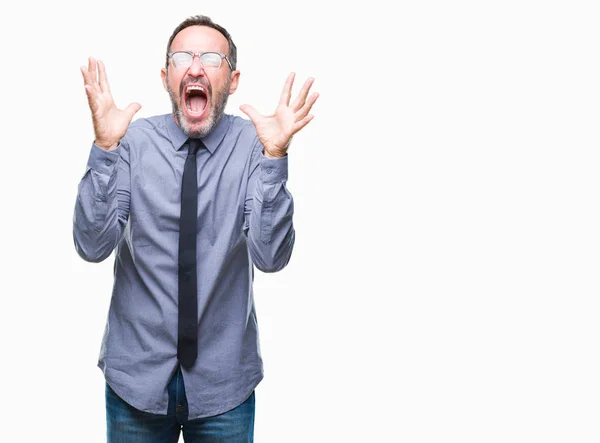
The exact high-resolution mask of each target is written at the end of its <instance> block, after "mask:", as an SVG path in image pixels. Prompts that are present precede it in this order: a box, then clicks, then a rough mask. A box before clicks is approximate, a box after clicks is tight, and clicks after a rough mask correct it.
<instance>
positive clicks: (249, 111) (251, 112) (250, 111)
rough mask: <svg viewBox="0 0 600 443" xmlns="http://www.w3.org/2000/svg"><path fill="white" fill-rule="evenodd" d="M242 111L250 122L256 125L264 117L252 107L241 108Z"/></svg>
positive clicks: (243, 106) (244, 106)
mask: <svg viewBox="0 0 600 443" xmlns="http://www.w3.org/2000/svg"><path fill="white" fill-rule="evenodd" d="M240 111H242V112H243V113H244V114H246V115H247V116H248V117H250V120H252V123H254V124H255V125H256V123H257V122H258V121H259V120H260V118H261V117H262V116H261V115H260V113H259V112H258V111H257V110H256V109H254V108H253V107H252V106H250V105H242V106H240Z"/></svg>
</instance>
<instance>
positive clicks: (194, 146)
mask: <svg viewBox="0 0 600 443" xmlns="http://www.w3.org/2000/svg"><path fill="white" fill-rule="evenodd" d="M202 144H203V143H202V141H201V140H200V139H199V138H190V139H189V147H188V155H196V152H198V149H200V146H202Z"/></svg>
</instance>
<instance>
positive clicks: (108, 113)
mask: <svg viewBox="0 0 600 443" xmlns="http://www.w3.org/2000/svg"><path fill="white" fill-rule="evenodd" d="M81 73H82V74H83V82H84V84H85V92H86V94H87V98H88V103H89V105H90V110H91V111H92V121H93V123H94V134H95V137H96V139H95V140H94V142H95V143H96V145H97V146H99V147H100V148H102V149H106V150H108V149H112V148H115V147H116V146H117V145H118V144H119V141H120V140H121V138H123V136H124V135H125V133H126V132H127V128H128V127H129V123H131V119H132V118H133V116H134V114H135V113H136V112H138V111H139V110H140V108H141V107H142V106H141V105H140V104H139V103H131V104H130V105H129V106H127V108H125V109H119V108H117V107H116V106H115V102H114V100H113V97H112V94H111V93H110V87H109V85H108V79H107V77H106V69H105V67H104V63H102V62H101V61H100V60H98V61H97V62H96V60H94V58H93V57H90V58H89V63H88V67H87V68H86V67H85V66H82V67H81Z"/></svg>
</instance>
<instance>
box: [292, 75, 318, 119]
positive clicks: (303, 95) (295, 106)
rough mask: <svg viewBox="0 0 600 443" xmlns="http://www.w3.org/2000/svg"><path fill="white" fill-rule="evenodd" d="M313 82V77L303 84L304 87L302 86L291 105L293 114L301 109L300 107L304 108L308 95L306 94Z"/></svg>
mask: <svg viewBox="0 0 600 443" xmlns="http://www.w3.org/2000/svg"><path fill="white" fill-rule="evenodd" d="M314 81H315V79H314V78H313V77H310V78H308V80H306V81H305V82H304V85H303V86H302V89H301V90H300V93H299V94H298V97H297V98H296V100H294V103H292V109H293V110H294V112H295V111H297V110H298V109H300V108H302V106H304V103H305V102H306V96H307V95H308V92H309V91H310V88H311V86H312V84H313V82H314Z"/></svg>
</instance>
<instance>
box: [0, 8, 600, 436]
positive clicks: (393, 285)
mask: <svg viewBox="0 0 600 443" xmlns="http://www.w3.org/2000/svg"><path fill="white" fill-rule="evenodd" d="M197 13H203V14H206V15H209V16H211V17H212V18H213V19H214V20H215V21H216V22H218V23H221V24H223V25H224V26H225V27H226V28H227V29H228V30H229V31H230V32H231V34H232V35H233V38H234V41H235V42H236V44H237V46H238V50H239V68H240V69H241V71H242V76H241V83H240V87H239V90H238V91H237V92H236V94H235V95H234V96H232V97H231V98H230V101H229V105H228V108H227V111H228V112H229V113H234V114H238V115H242V114H241V112H240V111H239V110H238V106H239V105H240V104H243V103H249V104H252V105H253V106H254V107H256V108H257V109H258V110H259V111H261V112H264V113H268V112H272V111H273V110H274V108H275V105H276V103H277V100H278V97H279V93H280V91H281V87H282V86H283V82H284V80H285V77H286V75H287V73H288V72H290V71H295V72H296V73H297V84H296V86H297V87H299V84H300V83H301V82H302V81H303V80H304V79H305V78H307V77H308V76H314V77H315V78H316V81H315V84H314V87H313V89H314V90H315V91H318V92H319V93H320V94H321V98H320V99H319V101H318V102H317V104H316V105H315V107H314V114H315V119H314V121H313V122H311V123H310V125H309V126H307V127H306V129H304V130H303V131H302V132H301V133H299V134H298V136H297V137H296V138H295V140H294V142H293V145H292V147H291V150H290V154H289V155H290V173H289V182H288V188H289V189H290V191H291V192H292V194H293V196H294V198H295V205H296V206H295V207H296V214H295V218H294V221H295V227H296V230H297V241H296V248H295V250H294V253H293V256H292V260H291V262H290V264H289V266H288V267H287V268H286V269H285V270H283V271H281V272H279V273H277V274H272V275H265V274H262V273H260V272H258V273H257V275H256V281H255V283H256V290H255V294H256V306H257V311H258V320H259V327H260V332H261V344H262V352H263V359H264V363H265V379H264V381H263V382H262V383H261V384H260V385H259V387H258V389H257V396H256V398H257V419H256V420H257V421H256V441H257V442H258V443H267V442H277V443H293V442H317V443H320V442H326V443H329V442H403V443H404V442H407V443H421V442H436V443H440V442H461V443H467V442H473V443H475V442H477V443H481V442H485V443H488V442H490V443H491V442H502V443H505V442H511V443H516V442H528V443H529V442H544V443H548V442H578V443H584V442H598V441H600V427H599V426H598V416H599V414H600V400H599V399H600V377H598V374H599V373H600V358H599V356H598V339H599V337H600V334H599V333H600V322H599V321H598V313H599V308H600V301H599V298H598V297H599V295H600V291H599V289H600V284H599V281H598V269H599V268H600V237H599V234H598V232H599V227H600V211H599V209H598V200H599V196H600V187H599V185H600V174H599V173H598V165H599V163H598V161H599V160H600V153H599V149H598V148H599V143H598V142H599V137H598V122H599V118H600V112H599V109H600V107H599V103H600V87H599V79H600V63H599V61H598V60H599V59H598V57H599V47H598V43H599V42H600V27H599V26H598V22H599V19H600V17H599V11H598V7H597V2H592V1H587V2H584V1H569V2H567V1H544V2H542V1H530V0H520V1H502V2H501V1H486V2H481V1H455V2H444V1H419V2H416V1H415V2H399V3H393V2H392V3H390V4H389V5H387V6H384V2H383V1H370V2H361V3H352V2H325V1H312V0H308V1H302V2H293V3H292V2H276V1H260V0H259V1H252V2H191V1H178V2H173V4H167V3H165V2H163V3H162V4H158V3H157V4H155V5H154V6H152V4H151V3H148V2H141V1H140V2H129V1H127V2H126V1H118V2H116V1H114V2H96V3H91V2H87V3H75V2H73V3H70V2H65V1H63V2H60V1H57V2H41V1H36V2H18V3H14V2H13V3H11V4H10V9H9V7H8V6H2V11H1V13H0V25H1V26H0V34H1V37H2V38H1V39H0V40H1V43H0V44H1V45H2V57H1V58H0V60H1V62H0V63H2V69H1V75H2V82H0V88H1V89H0V91H1V94H0V97H2V100H1V108H0V109H2V118H1V122H2V161H3V168H2V174H0V181H1V186H0V189H2V208H3V209H2V218H1V223H2V234H3V236H2V237H3V240H2V246H3V248H2V249H3V254H2V257H3V265H2V279H1V282H2V283H1V287H0V292H1V298H0V300H1V305H0V337H1V338H0V340H1V341H2V342H1V347H0V352H1V355H2V366H1V367H0V371H1V378H0V379H1V380H2V390H1V392H2V404H3V408H2V410H3V411H4V412H3V414H2V417H1V418H0V422H1V423H2V440H3V441H11V442H12V441H14V442H17V441H18V442H34V441H61V442H82V441H85V442H88V443H92V442H103V441H105V410H104V381H103V378H102V373H101V371H100V370H99V369H98V368H97V367H96V359H97V356H98V352H99V349H100V342H101V338H102V332H103V329H104V322H105V320H106V314H107V310H108V305H109V301H110V294H111V286H112V266H113V260H114V256H111V257H110V258H109V259H107V260H106V261H105V262H103V263H101V264H90V263H86V262H84V261H83V260H81V259H80V258H79V257H78V256H77V254H76V252H75V249H74V246H73V240H72V214H73V208H74V204H75V197H76V192H77V185H78V183H79V180H80V179H81V177H82V175H83V173H84V171H85V165H86V161H87V157H88V154H89V150H90V147H91V143H92V140H93V131H92V125H91V119H90V114H89V110H88V107H87V102H86V100H85V94H84V89H83V83H82V79H81V74H80V71H79V66H80V65H82V64H85V63H86V60H87V57H88V56H90V55H93V56H95V57H97V58H99V59H101V60H103V61H104V62H105V64H106V67H107V71H108V76H109V80H110V84H111V87H112V91H113V95H114V97H115V100H116V102H117V105H119V106H126V105H127V104H128V103H130V102H131V101H138V102H140V103H141V104H142V106H143V108H142V110H141V111H140V112H139V113H138V114H137V116H136V117H147V116H151V115H155V114H159V113H166V112H170V102H169V99H168V95H167V93H166V92H164V90H163V88H162V84H161V82H160V74H159V73H160V68H161V66H162V65H163V63H164V53H165V46H166V43H167V40H168V37H169V36H170V34H171V32H172V30H173V29H174V28H175V27H176V26H177V25H178V24H179V23H180V22H181V21H182V20H183V19H185V18H186V17H188V16H190V15H193V14H197ZM297 90H298V88H295V91H297ZM9 437H10V438H9Z"/></svg>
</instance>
